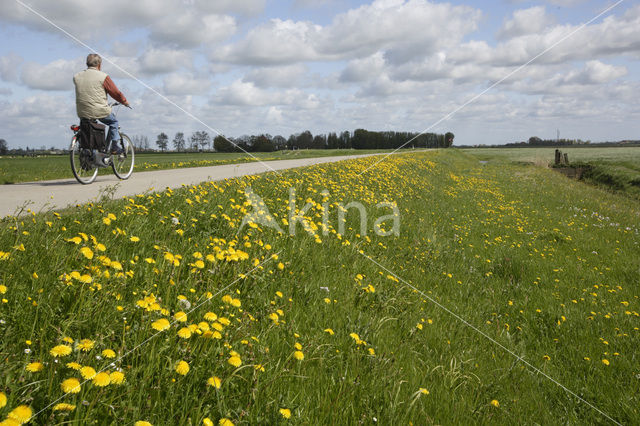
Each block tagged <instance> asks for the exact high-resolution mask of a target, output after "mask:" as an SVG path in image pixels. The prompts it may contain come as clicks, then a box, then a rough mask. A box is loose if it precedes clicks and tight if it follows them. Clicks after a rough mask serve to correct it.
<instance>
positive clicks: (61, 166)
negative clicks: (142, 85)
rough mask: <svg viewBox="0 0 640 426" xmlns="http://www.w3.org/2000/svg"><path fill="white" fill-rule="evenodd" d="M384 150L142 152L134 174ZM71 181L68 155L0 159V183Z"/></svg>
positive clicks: (137, 156)
mask: <svg viewBox="0 0 640 426" xmlns="http://www.w3.org/2000/svg"><path fill="white" fill-rule="evenodd" d="M376 152H386V151H384V150H354V149H303V150H297V151H288V150H287V151H276V152H253V153H251V155H249V154H246V153H218V152H189V153H175V152H168V153H144V154H136V159H135V169H134V172H141V171H149V170H163V169H177V168H184V167H206V166H219V165H222V164H233V163H245V162H250V161H257V160H261V161H269V160H290V159H296V158H312V157H327V156H333V155H352V154H369V153H376ZM99 173H100V174H101V175H102V174H110V173H113V172H112V171H111V168H104V169H100V172H99ZM69 177H71V178H73V175H72V174H71V166H70V164H69V156H68V155H43V156H37V157H10V156H4V157H2V156H0V184H10V183H19V182H35V181H43V180H50V179H64V178H69Z"/></svg>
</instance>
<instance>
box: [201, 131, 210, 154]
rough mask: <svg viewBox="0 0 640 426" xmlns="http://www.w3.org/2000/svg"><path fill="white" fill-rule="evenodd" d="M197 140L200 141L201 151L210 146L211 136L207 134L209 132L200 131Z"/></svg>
mask: <svg viewBox="0 0 640 426" xmlns="http://www.w3.org/2000/svg"><path fill="white" fill-rule="evenodd" d="M199 142H200V148H201V149H202V150H203V151H204V149H205V148H206V147H207V146H208V147H209V148H211V137H210V136H209V133H207V132H205V131H202V132H200V137H199Z"/></svg>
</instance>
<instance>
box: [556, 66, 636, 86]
mask: <svg viewBox="0 0 640 426" xmlns="http://www.w3.org/2000/svg"><path fill="white" fill-rule="evenodd" d="M626 74H627V68H626V67H624V66H620V67H616V66H614V65H608V64H605V63H602V62H600V61H598V60H593V61H588V62H587V63H586V64H585V67H584V68H583V69H582V70H580V71H579V72H572V73H569V74H568V75H567V76H566V77H565V79H564V81H565V82H566V83H575V84H584V85H593V84H603V83H609V82H610V81H613V80H615V79H617V78H620V77H622V76H624V75H626Z"/></svg>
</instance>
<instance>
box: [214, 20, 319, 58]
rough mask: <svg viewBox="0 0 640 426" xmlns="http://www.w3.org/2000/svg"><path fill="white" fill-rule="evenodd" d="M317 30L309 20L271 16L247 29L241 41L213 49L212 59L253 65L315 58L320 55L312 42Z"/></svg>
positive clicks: (317, 27) (317, 26)
mask: <svg viewBox="0 0 640 426" xmlns="http://www.w3.org/2000/svg"><path fill="white" fill-rule="evenodd" d="M320 30H321V27H320V26H319V25H314V24H312V23H311V22H294V21H292V20H284V21H283V20H281V19H272V20H271V21H269V22H268V23H266V24H263V25H261V26H259V27H257V28H254V29H252V30H250V31H249V32H248V34H247V36H246V37H245V38H244V39H243V40H241V41H240V42H238V43H236V44H232V45H229V46H225V47H223V48H221V49H219V50H217V51H214V53H213V55H212V59H213V60H220V61H226V62H233V63H243V64H253V65H272V64H291V63H297V62H305V61H309V60H315V59H318V57H319V55H318V53H317V52H316V51H315V49H314V47H313V43H314V40H315V39H316V38H317V33H318V32H319V31H320Z"/></svg>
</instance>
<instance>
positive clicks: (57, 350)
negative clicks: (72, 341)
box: [49, 345, 71, 358]
mask: <svg viewBox="0 0 640 426" xmlns="http://www.w3.org/2000/svg"><path fill="white" fill-rule="evenodd" d="M49 353H50V354H51V356H53V357H54V358H58V357H63V356H67V355H69V354H70V353H71V347H70V346H67V345H58V346H54V347H53V348H52V349H51V350H50V351H49Z"/></svg>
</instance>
